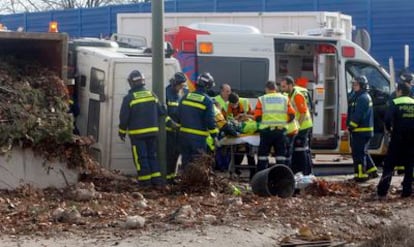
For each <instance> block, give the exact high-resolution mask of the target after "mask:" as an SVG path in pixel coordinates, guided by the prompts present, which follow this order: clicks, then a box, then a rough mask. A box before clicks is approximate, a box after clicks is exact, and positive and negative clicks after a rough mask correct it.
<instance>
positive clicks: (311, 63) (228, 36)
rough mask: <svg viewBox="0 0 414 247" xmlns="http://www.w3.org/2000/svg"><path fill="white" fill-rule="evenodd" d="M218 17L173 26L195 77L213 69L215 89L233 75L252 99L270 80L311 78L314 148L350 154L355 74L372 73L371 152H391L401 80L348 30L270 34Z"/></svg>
mask: <svg viewBox="0 0 414 247" xmlns="http://www.w3.org/2000/svg"><path fill="white" fill-rule="evenodd" d="M209 25H210V27H209ZM218 25H219V26H217V24H212V23H210V24H208V25H203V29H197V28H194V27H197V26H194V25H193V26H192V27H188V26H179V27H176V28H173V29H171V30H169V31H168V32H167V33H166V36H165V39H166V41H168V42H170V43H171V44H172V46H173V48H174V49H175V51H176V53H175V55H174V56H175V57H176V58H177V59H178V60H179V61H180V64H181V67H182V69H183V71H184V72H185V73H186V74H187V76H188V77H189V78H191V79H192V80H195V78H196V77H197V75H198V74H200V73H202V72H210V73H211V74H212V75H213V77H214V78H215V80H216V87H215V88H213V90H214V91H215V92H216V93H218V91H219V86H220V85H221V84H223V83H228V84H230V86H231V87H232V89H233V90H234V91H236V92H237V93H238V94H239V95H240V96H241V97H247V98H250V99H252V102H253V100H254V99H256V98H257V97H258V96H260V95H262V94H263V93H264V85H265V82H266V81H268V80H272V81H276V82H278V81H281V79H282V78H283V77H284V76H286V75H290V76H292V77H294V78H301V79H302V80H303V79H305V80H306V81H307V82H308V83H307V88H308V90H309V91H310V93H311V96H312V101H313V105H314V110H313V113H312V117H313V121H314V127H313V138H312V140H311V149H312V152H313V153H315V154H348V153H350V147H349V133H348V131H347V126H346V119H347V107H348V98H349V95H350V93H351V90H352V87H351V81H352V78H354V77H356V76H359V75H365V76H366V77H367V78H368V81H369V88H370V91H369V92H370V94H371V96H372V99H373V105H374V116H375V117H374V118H375V126H374V132H375V134H374V138H372V140H371V143H370V152H371V154H373V155H378V157H381V156H383V155H384V154H385V152H386V147H387V143H388V140H387V136H386V135H385V133H384V128H383V126H384V122H383V121H384V112H385V108H386V104H387V102H388V100H389V99H390V94H391V92H392V91H393V90H394V87H395V86H394V84H393V83H390V76H389V74H388V73H387V71H385V70H384V69H383V68H382V67H381V66H380V64H379V63H378V62H377V61H375V59H374V58H372V57H371V56H370V55H369V54H368V53H367V52H366V51H365V50H364V49H362V48H361V47H360V46H358V45H357V44H355V43H353V42H352V41H351V40H349V39H346V38H344V36H343V32H341V30H339V29H326V28H321V29H317V30H310V31H309V32H306V33H305V34H304V35H295V34H294V33H279V34H268V33H261V32H258V31H257V30H256V29H255V28H243V29H242V28H239V27H238V26H239V25H238V26H236V27H234V28H229V27H226V28H225V30H226V31H224V32H221V31H220V28H219V27H220V26H222V25H226V24H218ZM227 25H229V24H227Z"/></svg>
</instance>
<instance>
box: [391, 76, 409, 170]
mask: <svg viewBox="0 0 414 247" xmlns="http://www.w3.org/2000/svg"><path fill="white" fill-rule="evenodd" d="M399 79H400V83H405V84H407V86H408V87H410V88H411V91H410V95H409V96H410V97H413V95H414V94H413V87H412V86H411V85H412V81H413V80H414V76H413V74H411V73H410V72H409V71H408V70H403V71H402V72H401V74H400V76H399ZM395 98H397V91H394V92H393V93H392V94H391V97H390V102H389V104H388V105H389V106H391V105H392V104H393V100H394V99H395ZM394 170H395V171H396V172H397V173H398V174H404V166H403V165H401V164H396V166H395V167H394Z"/></svg>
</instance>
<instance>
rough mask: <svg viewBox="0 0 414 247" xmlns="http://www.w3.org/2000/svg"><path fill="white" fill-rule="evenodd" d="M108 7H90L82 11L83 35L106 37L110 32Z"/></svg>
mask: <svg viewBox="0 0 414 247" xmlns="http://www.w3.org/2000/svg"><path fill="white" fill-rule="evenodd" d="M109 10H110V8H109V7H101V8H91V9H83V11H82V32H81V36H83V37H106V36H109V35H110V33H111V31H112V30H111V20H110V11H109Z"/></svg>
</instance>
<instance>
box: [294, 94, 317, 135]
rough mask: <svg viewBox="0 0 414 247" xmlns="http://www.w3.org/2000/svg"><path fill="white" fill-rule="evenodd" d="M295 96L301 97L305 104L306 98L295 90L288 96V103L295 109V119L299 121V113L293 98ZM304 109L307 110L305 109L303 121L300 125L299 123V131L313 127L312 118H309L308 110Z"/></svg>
mask: <svg viewBox="0 0 414 247" xmlns="http://www.w3.org/2000/svg"><path fill="white" fill-rule="evenodd" d="M297 96H299V97H303V98H304V99H305V102H306V98H305V96H303V94H301V93H300V92H299V90H297V89H293V92H292V93H291V94H290V103H291V104H292V106H293V108H295V110H296V115H295V119H296V120H298V121H299V118H300V115H301V113H300V112H299V111H298V107H297V106H296V102H295V98H296V97H297ZM306 108H307V109H306V113H305V119H303V121H302V123H300V126H299V130H305V129H309V128H312V126H313V123H312V118H311V115H310V112H309V108H308V107H306Z"/></svg>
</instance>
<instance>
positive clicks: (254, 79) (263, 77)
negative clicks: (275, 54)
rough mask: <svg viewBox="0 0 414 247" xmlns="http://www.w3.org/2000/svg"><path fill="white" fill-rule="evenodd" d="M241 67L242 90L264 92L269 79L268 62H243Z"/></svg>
mask: <svg viewBox="0 0 414 247" xmlns="http://www.w3.org/2000/svg"><path fill="white" fill-rule="evenodd" d="M240 67H241V69H240V73H241V75H240V89H241V90H242V91H262V90H263V88H264V85H265V82H266V81H267V80H268V78H269V76H268V74H269V65H268V63H267V61H242V62H241V66H240ZM246 93H247V92H246Z"/></svg>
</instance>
